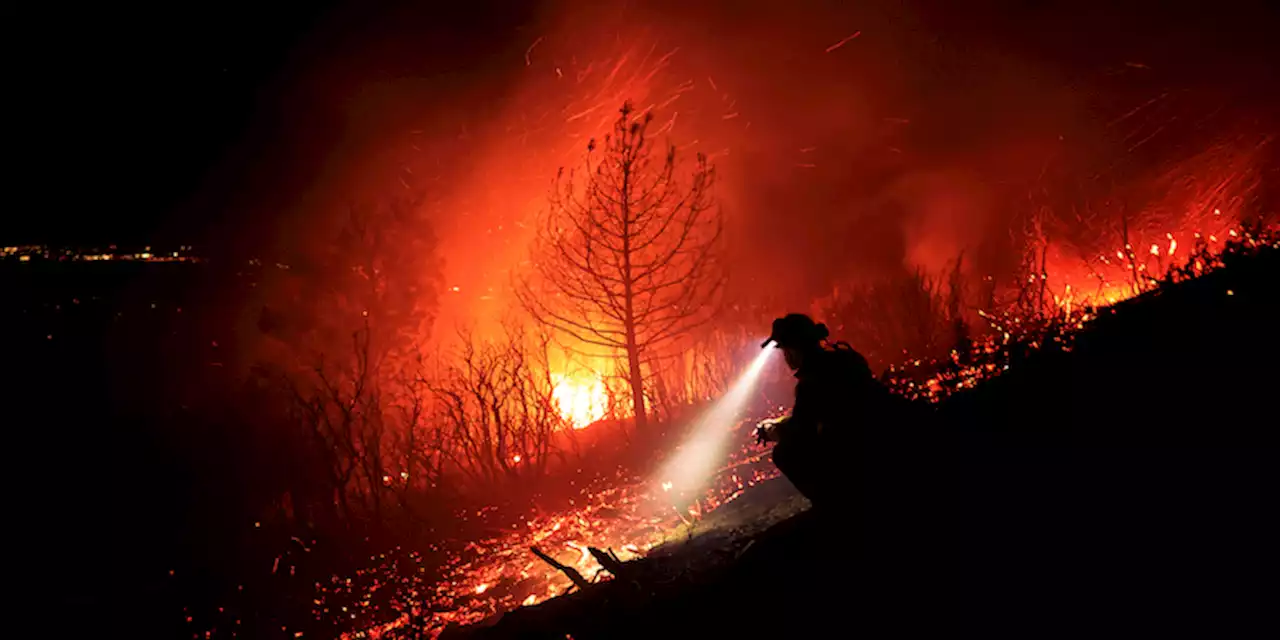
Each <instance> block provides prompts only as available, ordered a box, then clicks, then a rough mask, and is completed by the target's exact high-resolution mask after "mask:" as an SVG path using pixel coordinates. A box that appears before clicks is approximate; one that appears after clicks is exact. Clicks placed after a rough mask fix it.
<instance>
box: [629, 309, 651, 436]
mask: <svg viewBox="0 0 1280 640" xmlns="http://www.w3.org/2000/svg"><path fill="white" fill-rule="evenodd" d="M627 374H628V378H629V380H628V382H629V383H630V385H631V402H632V404H634V405H635V411H636V431H637V432H640V431H644V430H645V428H646V427H648V426H649V416H648V412H646V411H645V407H644V374H643V373H641V371H640V346H639V345H637V344H636V340H635V331H634V330H630V329H629V330H628V331H627Z"/></svg>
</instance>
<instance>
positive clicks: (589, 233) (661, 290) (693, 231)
mask: <svg viewBox="0 0 1280 640" xmlns="http://www.w3.org/2000/svg"><path fill="white" fill-rule="evenodd" d="M652 121H653V114H652V113H651V112H645V113H643V114H636V113H635V112H634V110H633V108H632V107H631V105H630V103H628V104H624V105H623V107H622V109H621V112H620V115H619V117H618V119H617V121H616V122H615V123H614V126H613V131H612V133H610V134H609V135H607V136H605V138H604V144H603V147H601V148H599V151H598V152H597V145H596V141H595V140H592V141H591V142H590V143H589V144H588V145H587V155H586V159H585V162H584V165H583V166H582V167H581V169H580V170H578V171H573V170H571V171H569V172H568V174H567V175H566V172H565V171H564V169H563V168H562V169H561V170H560V172H559V173H558V174H557V176H556V182H555V187H554V189H553V191H552V195H551V197H550V202H549V205H550V206H549V210H548V215H546V216H545V220H543V224H541V225H540V227H539V229H538V235H537V238H536V240H535V242H534V248H533V256H532V264H533V272H534V273H533V274H532V275H531V276H526V277H525V279H523V280H521V281H520V282H519V283H518V285H517V287H516V290H517V292H518V295H519V299H520V301H521V303H522V304H523V305H524V307H525V308H526V309H527V310H528V311H529V312H530V313H531V314H532V315H533V316H534V318H536V319H537V320H538V321H539V322H541V323H543V324H544V325H546V326H549V327H551V328H553V329H555V330H557V331H560V332H563V333H564V334H567V335H568V336H569V337H571V338H572V339H574V340H576V341H577V342H580V343H581V344H582V345H584V346H585V347H586V348H595V349H600V350H604V351H607V352H609V353H612V354H620V355H625V357H626V371H625V375H626V378H627V381H628V385H629V387H630V391H631V401H632V404H633V407H634V411H635V419H636V427H637V428H639V429H643V428H644V427H645V426H646V424H647V414H646V410H645V385H644V374H643V373H642V371H641V363H643V362H645V361H646V360H647V359H650V358H652V357H654V356H655V354H657V353H658V352H660V350H661V348H662V347H663V346H664V345H666V344H669V343H670V341H672V340H673V339H674V338H677V337H678V336H680V335H681V334H682V333H684V332H686V331H688V330H689V329H692V328H693V327H696V326H698V325H701V324H703V323H705V322H707V321H709V320H710V319H711V317H712V313H713V309H714V305H715V303H716V301H717V300H718V298H719V294H720V291H721V288H722V285H723V281H724V278H723V271H722V269H721V261H720V259H719V257H720V256H719V251H718V249H719V246H720V244H721V243H720V239H721V232H722V226H723V221H722V217H721V214H720V211H719V208H718V207H717V206H715V203H714V199H713V197H712V194H711V186H712V184H713V182H714V176H715V174H714V170H713V169H712V167H711V166H710V165H709V164H708V162H707V158H706V157H705V156H704V155H702V154H699V155H698V156H697V160H696V161H695V164H694V166H693V170H692V172H691V175H690V177H689V180H688V181H685V180H681V179H679V177H678V176H677V173H676V165H677V163H676V149H675V147H674V146H673V145H667V147H666V149H665V151H666V152H665V154H661V155H658V156H657V157H655V155H654V147H655V145H654V144H653V143H651V142H650V141H649V140H648V139H647V138H646V130H647V128H648V125H649V123H650V122H652Z"/></svg>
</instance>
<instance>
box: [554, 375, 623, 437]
mask: <svg viewBox="0 0 1280 640" xmlns="http://www.w3.org/2000/svg"><path fill="white" fill-rule="evenodd" d="M551 381H552V383H553V384H554V385H555V386H554V387H553V389H552V392H551V394H552V398H554V399H555V402H556V406H557V407H558V408H559V410H560V415H561V416H563V417H564V419H565V420H567V421H568V422H569V424H571V425H573V428H574V429H584V428H586V427H588V426H590V425H591V424H592V423H594V422H596V421H598V420H600V419H602V418H604V416H605V412H606V411H607V410H608V407H609V392H608V390H606V389H605V386H604V381H603V380H601V379H600V377H599V376H597V375H594V374H590V373H579V374H573V375H566V374H559V373H556V374H552V375H551Z"/></svg>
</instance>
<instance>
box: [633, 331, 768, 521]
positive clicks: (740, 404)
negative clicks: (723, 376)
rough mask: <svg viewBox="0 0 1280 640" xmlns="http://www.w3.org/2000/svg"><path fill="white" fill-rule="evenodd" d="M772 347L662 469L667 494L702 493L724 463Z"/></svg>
mask: <svg viewBox="0 0 1280 640" xmlns="http://www.w3.org/2000/svg"><path fill="white" fill-rule="evenodd" d="M772 346H773V343H772V342H771V343H769V345H768V346H766V347H765V348H764V349H762V350H761V351H760V354H759V355H757V356H756V357H755V360H753V361H752V362H751V366H749V367H747V370H746V371H744V372H743V373H742V375H741V376H740V377H739V378H738V380H737V381H736V382H734V383H733V386H732V387H730V388H729V391H728V393H725V394H724V396H722V397H721V398H720V399H719V400H716V402H715V404H713V405H712V406H711V408H710V409H708V410H707V411H706V413H704V414H703V415H701V416H700V417H699V418H698V421H697V423H696V424H695V426H694V428H693V431H691V432H690V433H689V435H688V436H687V437H686V438H685V441H684V443H683V444H682V445H681V446H680V448H679V450H677V451H676V453H675V456H674V457H672V458H671V459H670V460H669V461H667V464H666V465H664V466H663V468H662V471H661V474H660V476H659V478H658V481H659V482H660V483H661V485H662V491H663V493H666V494H670V495H673V496H680V495H682V494H694V493H696V492H700V491H701V490H702V489H704V488H705V487H706V485H707V483H708V481H710V480H711V477H712V475H713V474H714V473H715V471H716V469H718V468H719V467H720V465H722V464H723V463H724V461H725V459H726V457H727V451H726V449H727V447H726V445H727V444H728V440H729V435H730V434H731V433H732V431H733V427H734V425H735V424H736V423H737V420H738V416H739V415H740V414H741V413H742V410H743V409H744V408H745V407H746V404H747V400H748V399H749V398H750V393H751V389H752V388H754V387H755V384H756V381H757V380H759V379H760V373H761V372H762V371H764V365H765V364H766V363H767V362H768V361H769V356H770V355H772V354H773V352H774V349H773V348H772Z"/></svg>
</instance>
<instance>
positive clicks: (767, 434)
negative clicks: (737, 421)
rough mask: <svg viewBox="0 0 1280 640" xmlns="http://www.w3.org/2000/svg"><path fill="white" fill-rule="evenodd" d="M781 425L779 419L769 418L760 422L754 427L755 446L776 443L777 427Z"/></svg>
mask: <svg viewBox="0 0 1280 640" xmlns="http://www.w3.org/2000/svg"><path fill="white" fill-rule="evenodd" d="M781 423H782V419H781V418H770V419H768V420H761V421H760V422H759V424H757V425H756V444H764V443H766V442H777V441H778V425H779V424H781Z"/></svg>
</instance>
